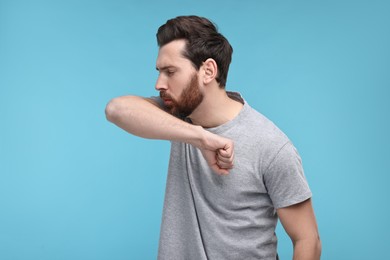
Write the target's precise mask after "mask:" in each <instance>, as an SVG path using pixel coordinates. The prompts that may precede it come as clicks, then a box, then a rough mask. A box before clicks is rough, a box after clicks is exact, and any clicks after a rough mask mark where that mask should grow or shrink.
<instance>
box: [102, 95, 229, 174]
mask: <svg viewBox="0 0 390 260" xmlns="http://www.w3.org/2000/svg"><path fill="white" fill-rule="evenodd" d="M106 117H107V119H108V120H109V121H110V122H112V123H114V124H116V125H117V126H119V127H120V128H122V129H124V130H126V131H127V132H129V133H131V134H133V135H136V136H139V137H143V138H149V139H161V140H170V141H180V142H184V143H188V144H191V145H194V146H195V147H197V148H199V149H200V150H201V151H202V154H203V156H204V157H205V159H206V161H207V162H208V164H209V166H210V167H211V168H212V169H213V170H214V171H215V172H216V173H218V174H228V173H229V170H230V169H231V168H232V167H233V158H234V153H233V142H232V141H231V140H229V139H227V138H223V137H221V136H218V135H215V134H212V133H210V132H209V131H206V130H204V129H203V128H202V127H201V126H196V125H192V124H189V123H187V122H184V121H182V120H180V119H178V118H176V117H174V116H172V115H171V114H169V113H167V112H165V111H164V110H162V109H160V108H159V107H158V105H157V104H156V103H155V102H154V101H153V100H151V99H146V98H142V97H137V96H123V97H118V98H114V99H112V100H111V101H110V102H109V103H108V104H107V106H106Z"/></svg>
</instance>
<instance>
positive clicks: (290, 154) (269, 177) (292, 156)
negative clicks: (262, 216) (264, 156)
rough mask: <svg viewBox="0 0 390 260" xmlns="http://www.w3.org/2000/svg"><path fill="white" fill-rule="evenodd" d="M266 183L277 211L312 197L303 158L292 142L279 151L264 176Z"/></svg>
mask: <svg viewBox="0 0 390 260" xmlns="http://www.w3.org/2000/svg"><path fill="white" fill-rule="evenodd" d="M264 181H265V185H266V187H267V190H268V194H269V196H270V198H271V200H272V202H273V204H274V207H275V209H279V208H284V207H288V206H291V205H294V204H297V203H299V202H302V201H305V200H307V199H309V198H310V197H311V196H312V193H311V191H310V188H309V185H308V183H307V181H306V178H305V175H304V172H303V167H302V160H301V157H300V156H299V154H298V151H297V150H296V149H295V147H294V146H293V145H292V143H291V142H288V143H286V144H285V145H284V146H283V147H282V148H281V149H280V150H279V152H278V154H277V155H276V156H275V158H274V159H273V161H272V162H271V164H270V165H269V167H268V169H267V171H266V172H265V174H264Z"/></svg>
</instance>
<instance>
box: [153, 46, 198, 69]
mask: <svg viewBox="0 0 390 260" xmlns="http://www.w3.org/2000/svg"><path fill="white" fill-rule="evenodd" d="M185 45H186V42H185V40H174V41H172V42H170V43H167V44H165V45H164V46H162V47H161V48H160V49H159V51H158V56H157V62H156V67H157V69H158V68H162V67H168V66H174V67H183V66H184V67H187V66H192V64H191V62H190V61H189V60H188V59H187V58H185V57H184V56H183V55H182V51H183V50H184V48H185Z"/></svg>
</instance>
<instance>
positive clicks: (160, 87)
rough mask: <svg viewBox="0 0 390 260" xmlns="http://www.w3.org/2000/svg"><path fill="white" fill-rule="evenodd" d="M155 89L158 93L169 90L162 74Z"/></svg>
mask: <svg viewBox="0 0 390 260" xmlns="http://www.w3.org/2000/svg"><path fill="white" fill-rule="evenodd" d="M154 88H155V89H156V90H158V91H161V90H167V89H168V85H167V82H166V80H164V77H163V76H162V75H161V74H160V75H159V76H158V78H157V81H156V85H155V86H154Z"/></svg>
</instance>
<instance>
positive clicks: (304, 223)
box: [277, 199, 321, 260]
mask: <svg viewBox="0 0 390 260" xmlns="http://www.w3.org/2000/svg"><path fill="white" fill-rule="evenodd" d="M277 214H278V216H279V219H280V222H281V223H282V225H283V227H284V229H285V230H286V232H287V234H288V235H289V236H290V238H291V240H292V242H293V245H294V257H293V259H294V260H318V259H320V256H321V241H320V237H319V233H318V228H317V222H316V219H315V216H314V210H313V206H312V203H311V199H308V200H306V201H304V202H301V203H298V204H295V205H292V206H289V207H286V208H280V209H278V210H277Z"/></svg>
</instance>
